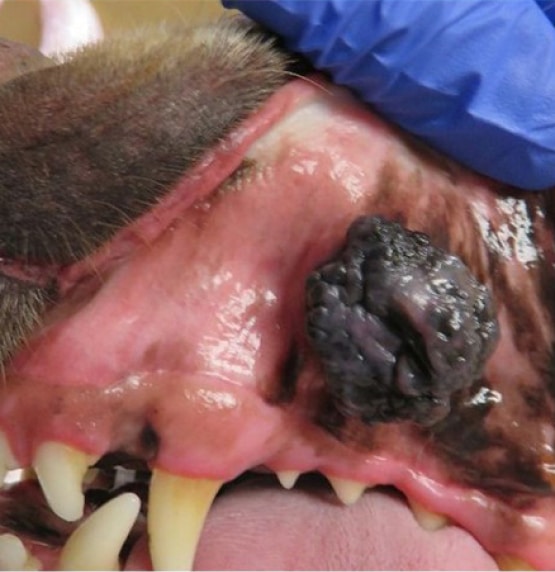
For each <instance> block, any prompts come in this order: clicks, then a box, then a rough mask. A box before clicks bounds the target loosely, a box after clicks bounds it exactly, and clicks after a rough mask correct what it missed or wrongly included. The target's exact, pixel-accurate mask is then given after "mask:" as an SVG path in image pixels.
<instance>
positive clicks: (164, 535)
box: [148, 469, 222, 570]
mask: <svg viewBox="0 0 555 572" xmlns="http://www.w3.org/2000/svg"><path fill="white" fill-rule="evenodd" d="M221 486H222V481H216V480H211V479H190V478H186V477H179V476H175V475H171V474H169V473H166V472H165V471H162V470H159V469H155V470H154V471H153V472H152V480H151V483H150V493H149V501H148V506H149V508H148V534H149V543H150V557H151V559H152V564H153V567H154V570H191V568H192V565H193V559H194V557H195V550H196V547H197V543H198V539H199V537H200V533H201V531H202V527H203V525H204V521H205V519H206V515H207V514H208V509H209V508H210V505H211V504H212V501H213V500H214V497H215V496H216V493H217V492H218V490H219V489H220V487H221Z"/></svg>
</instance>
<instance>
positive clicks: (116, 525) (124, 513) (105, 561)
mask: <svg viewBox="0 0 555 572" xmlns="http://www.w3.org/2000/svg"><path fill="white" fill-rule="evenodd" d="M140 508H141V501H140V499H139V497H138V496H137V495H136V494H134V493H124V494H122V495H120V496H118V497H116V498H114V499H112V500H110V501H108V502H107V503H106V504H103V505H102V506H101V507H100V508H99V509H97V510H96V511H95V512H93V513H92V514H91V515H90V516H88V517H87V518H86V519H85V520H84V521H83V522H82V523H81V524H80V525H79V526H78V527H77V528H76V529H75V530H74V532H73V533H72V534H71V536H70V537H69V538H68V540H67V542H66V544H65V546H64V548H63V549H62V553H61V556H60V562H59V564H58V566H59V568H60V570H119V553H120V552H121V549H122V546H123V544H124V542H125V540H126V539H127V537H128V536H129V532H130V531H131V529H132V528H133V524H134V523H135V521H136V520H137V516H138V514H139V510H140Z"/></svg>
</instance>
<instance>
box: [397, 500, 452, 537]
mask: <svg viewBox="0 0 555 572" xmlns="http://www.w3.org/2000/svg"><path fill="white" fill-rule="evenodd" d="M407 502H408V505H409V506H410V508H411V509H412V512H413V514H414V518H415V519H416V521H417V522H418V524H419V525H420V526H421V527H422V528H423V529H424V530H429V531H430V532H434V531H436V530H440V529H441V528H443V527H445V526H447V525H448V524H449V519H448V518H447V517H446V516H445V515H443V514H438V513H436V512H432V511H431V510H428V509H426V508H424V507H423V506H422V505H421V504H419V503H417V502H415V501H413V500H410V499H407Z"/></svg>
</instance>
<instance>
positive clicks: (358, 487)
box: [327, 477, 366, 505]
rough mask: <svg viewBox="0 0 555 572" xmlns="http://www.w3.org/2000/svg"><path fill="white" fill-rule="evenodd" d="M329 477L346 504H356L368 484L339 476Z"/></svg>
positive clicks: (337, 493)
mask: <svg viewBox="0 0 555 572" xmlns="http://www.w3.org/2000/svg"><path fill="white" fill-rule="evenodd" d="M327 478H328V481H329V482H330V485H331V487H332V489H333V490H334V491H335V494H336V495H337V497H338V498H339V500H340V501H341V502H342V503H343V504H346V505H351V504H355V503H356V502H357V501H358V500H359V499H360V497H361V496H362V495H363V493H364V491H365V489H366V485H364V484H362V483H359V482H358V481H351V480H349V479H340V478H338V477H327Z"/></svg>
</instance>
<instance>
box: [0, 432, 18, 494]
mask: <svg viewBox="0 0 555 572" xmlns="http://www.w3.org/2000/svg"><path fill="white" fill-rule="evenodd" d="M15 468H17V463H16V461H15V459H14V456H13V453H12V451H11V449H10V445H9V443H8V439H7V437H6V436H5V435H4V433H2V432H0V486H1V485H2V483H3V482H4V480H5V478H6V475H7V473H8V471H9V470H10V469H15Z"/></svg>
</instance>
